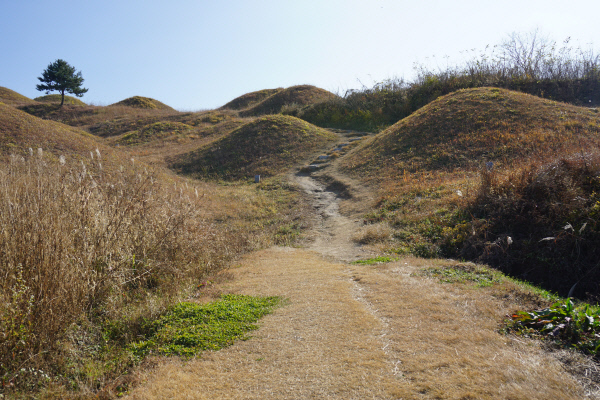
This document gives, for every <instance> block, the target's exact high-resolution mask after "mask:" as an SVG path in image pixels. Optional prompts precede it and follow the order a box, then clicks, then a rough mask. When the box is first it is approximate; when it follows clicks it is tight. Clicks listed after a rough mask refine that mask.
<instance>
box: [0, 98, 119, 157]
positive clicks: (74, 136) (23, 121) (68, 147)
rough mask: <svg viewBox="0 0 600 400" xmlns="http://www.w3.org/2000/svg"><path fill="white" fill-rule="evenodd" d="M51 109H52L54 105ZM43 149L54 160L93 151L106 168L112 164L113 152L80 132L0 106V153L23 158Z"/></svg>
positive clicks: (86, 154) (84, 155) (85, 154)
mask: <svg viewBox="0 0 600 400" xmlns="http://www.w3.org/2000/svg"><path fill="white" fill-rule="evenodd" d="M53 107H54V105H53ZM40 147H42V148H43V151H44V152H45V153H47V154H46V155H49V154H52V155H53V156H54V157H59V156H61V155H64V156H65V157H75V158H80V157H85V158H88V157H89V152H90V151H93V150H94V149H96V148H99V149H100V151H101V152H102V153H103V154H105V155H106V157H105V161H107V165H106V166H110V165H111V164H112V163H111V162H110V160H112V159H113V157H114V153H115V152H114V150H112V149H110V148H108V147H106V146H104V145H102V144H101V143H98V141H97V140H96V138H94V137H93V136H92V135H90V134H89V133H87V132H84V131H82V130H80V129H77V128H74V127H70V126H67V125H64V124H61V123H58V122H54V121H46V120H42V119H40V118H37V117H34V116H32V115H30V114H28V113H25V112H23V111H20V110H18V109H16V108H13V107H10V106H7V105H5V104H0V153H1V154H4V155H9V154H14V155H26V154H29V150H28V149H29V148H31V149H37V148H40Z"/></svg>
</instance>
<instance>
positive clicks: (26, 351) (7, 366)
mask: <svg viewBox="0 0 600 400" xmlns="http://www.w3.org/2000/svg"><path fill="white" fill-rule="evenodd" d="M92 157H93V160H92V161H90V160H86V162H85V163H84V162H82V161H77V162H75V161H72V160H69V161H67V160H65V158H64V157H60V159H59V160H58V162H54V161H49V160H50V158H51V157H46V156H45V154H44V152H43V151H42V150H41V149H39V150H38V151H37V152H34V151H33V150H31V149H30V154H29V156H27V157H20V156H19V157H16V156H13V157H11V159H10V162H8V163H6V164H4V165H3V166H2V167H0V380H1V381H2V383H3V386H4V385H12V384H15V383H18V382H16V381H17V380H18V379H17V377H18V375H19V371H20V370H21V369H22V368H24V367H27V366H29V365H35V366H39V365H52V364H53V363H54V361H53V360H55V359H56V358H57V357H58V356H57V354H58V353H60V351H61V350H60V343H61V341H62V340H63V339H64V335H65V332H66V330H67V329H68V327H69V326H70V325H72V324H74V323H76V322H77V321H79V320H81V319H82V318H88V319H94V318H100V319H101V318H109V317H111V315H112V316H114V315H115V314H118V313H119V312H120V310H121V309H122V308H123V307H124V306H125V305H126V304H127V303H129V302H133V301H138V302H139V298H144V296H142V294H148V293H152V292H157V291H160V293H161V296H163V297H165V296H166V297H168V296H169V295H171V294H174V293H176V292H177V291H181V289H182V287H183V286H184V284H185V283H186V282H191V281H193V280H194V279H198V277H201V276H202V275H203V274H205V273H207V270H208V269H210V268H216V267H218V266H219V265H218V264H219V262H220V261H221V260H222V259H224V258H227V257H228V256H230V255H229V254H228V252H227V248H226V247H227V246H230V247H231V246H233V245H235V243H236V239H232V235H228V234H227V232H225V233H223V232H222V231H219V232H217V229H216V227H215V226H213V225H212V224H210V223H209V222H207V221H206V220H205V218H203V214H202V201H203V200H202V197H201V196H200V197H198V196H197V192H195V190H194V188H191V187H187V188H186V187H184V186H181V185H180V187H179V188H178V189H174V186H173V183H168V184H167V183H165V180H164V179H159V177H157V176H156V175H155V174H153V173H152V172H149V171H147V170H145V169H144V168H143V167H136V166H133V165H128V166H127V167H126V168H121V170H120V171H116V172H106V171H103V169H102V165H101V154H100V153H99V152H98V151H96V152H95V153H94V154H92ZM232 243H233V244H232ZM44 360H46V361H45V362H44Z"/></svg>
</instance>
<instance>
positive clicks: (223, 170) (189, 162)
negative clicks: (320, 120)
mask: <svg viewBox="0 0 600 400" xmlns="http://www.w3.org/2000/svg"><path fill="white" fill-rule="evenodd" d="M335 138H336V136H335V135H334V134H332V133H330V132H328V131H325V130H323V129H320V128H317V127H316V126H314V125H311V124H309V123H307V122H305V121H302V120H300V119H298V118H295V117H290V116H283V115H270V116H265V117H262V118H258V119H256V120H254V121H252V122H249V123H246V124H244V125H242V126H240V127H239V128H237V129H235V130H234V131H233V132H231V134H229V135H227V136H226V137H224V138H223V139H221V140H218V141H217V142H214V143H212V144H211V145H210V146H209V147H206V148H202V149H200V150H197V151H194V152H191V153H187V154H185V155H183V156H180V157H177V159H175V160H172V167H173V168H174V169H176V170H178V171H180V172H182V173H185V174H191V175H194V176H198V177H200V176H207V177H214V178H221V179H242V178H244V177H249V176H253V175H257V174H258V175H264V176H273V175H276V174H278V173H281V172H284V171H286V170H287V169H289V168H290V167H292V166H293V165H294V164H296V163H298V162H300V161H303V160H304V159H305V158H307V157H309V156H310V155H311V153H313V152H315V151H317V150H318V149H320V148H322V147H323V146H325V145H327V144H328V143H329V142H331V141H333V140H335Z"/></svg>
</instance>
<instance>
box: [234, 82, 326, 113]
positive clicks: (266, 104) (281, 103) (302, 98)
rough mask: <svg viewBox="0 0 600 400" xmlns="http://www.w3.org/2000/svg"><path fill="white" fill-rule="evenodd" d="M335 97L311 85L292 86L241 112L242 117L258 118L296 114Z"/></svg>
mask: <svg viewBox="0 0 600 400" xmlns="http://www.w3.org/2000/svg"><path fill="white" fill-rule="evenodd" d="M334 97H335V95H334V94H333V93H330V92H328V91H326V90H323V89H320V88H318V87H315V86H311V85H298V86H292V87H289V88H286V89H283V90H278V91H277V92H275V93H273V94H272V95H271V96H269V97H266V98H265V99H264V100H262V101H261V102H259V103H258V104H256V105H254V106H252V107H250V108H248V109H246V110H243V111H241V112H240V115H241V116H244V117H248V116H258V115H266V114H279V113H281V112H288V113H290V112H296V110H298V109H300V108H302V107H304V106H306V105H309V104H314V103H320V102H323V101H326V100H330V99H332V98H334Z"/></svg>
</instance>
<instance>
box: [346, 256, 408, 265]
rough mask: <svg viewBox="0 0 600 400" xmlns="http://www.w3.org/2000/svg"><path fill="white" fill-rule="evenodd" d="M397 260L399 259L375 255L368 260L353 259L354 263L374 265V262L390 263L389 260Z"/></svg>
mask: <svg viewBox="0 0 600 400" xmlns="http://www.w3.org/2000/svg"><path fill="white" fill-rule="evenodd" d="M397 260H398V258H393V257H387V256H378V257H374V258H368V259H366V260H356V261H353V262H352V264H359V265H373V264H381V263H388V262H392V261H397Z"/></svg>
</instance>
